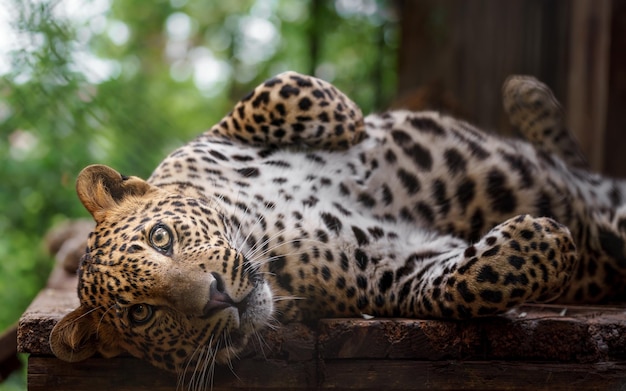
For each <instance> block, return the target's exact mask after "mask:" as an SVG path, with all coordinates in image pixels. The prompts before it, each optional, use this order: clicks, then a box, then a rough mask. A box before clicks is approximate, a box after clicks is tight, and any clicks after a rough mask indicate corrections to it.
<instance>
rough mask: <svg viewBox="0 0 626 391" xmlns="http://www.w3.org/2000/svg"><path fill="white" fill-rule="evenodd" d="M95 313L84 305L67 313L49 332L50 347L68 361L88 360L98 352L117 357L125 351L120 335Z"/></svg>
mask: <svg viewBox="0 0 626 391" xmlns="http://www.w3.org/2000/svg"><path fill="white" fill-rule="evenodd" d="M95 314H96V312H95V311H93V310H92V309H89V308H86V307H85V306H83V305H81V306H79V307H78V308H77V309H75V310H74V311H72V312H70V313H69V314H67V315H65V316H64V317H63V319H61V320H60V321H59V322H58V323H57V324H56V325H55V326H54V328H53V329H52V332H51V333H50V348H51V349H52V352H53V353H54V355H55V356H57V357H58V358H60V359H61V360H64V361H68V362H77V361H82V360H85V359H87V358H89V357H91V356H93V355H94V354H95V353H96V352H99V353H100V354H102V356H104V357H107V358H109V357H114V356H117V355H118V354H120V353H122V352H123V351H124V350H123V348H122V347H121V346H120V345H119V342H118V341H119V338H116V337H115V334H114V333H113V332H111V331H110V330H108V327H109V326H107V325H105V324H103V323H101V322H100V320H99V319H98V318H97V317H96V316H95Z"/></svg>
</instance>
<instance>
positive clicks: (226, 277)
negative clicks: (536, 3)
mask: <svg viewBox="0 0 626 391" xmlns="http://www.w3.org/2000/svg"><path fill="white" fill-rule="evenodd" d="M77 192H78V196H79V198H80V200H81V202H82V203H83V205H84V206H85V207H86V208H87V210H88V211H89V212H90V213H91V215H92V216H93V218H94V219H95V221H96V224H97V225H96V228H95V230H94V231H93V232H92V233H91V234H90V236H89V241H88V246H87V250H86V254H85V255H84V257H83V260H82V261H81V265H80V267H79V285H78V295H79V298H80V306H79V307H78V308H76V309H75V310H74V311H72V312H71V313H69V314H68V315H66V316H65V317H64V318H63V319H62V320H61V321H60V322H59V323H58V324H57V325H56V326H55V327H54V329H53V331H52V334H51V337H50V343H51V347H52V350H53V352H54V353H55V355H56V356H58V357H59V358H61V359H63V360H66V361H80V360H83V359H85V358H87V357H90V356H92V355H93V354H95V353H96V352H99V353H100V354H101V355H103V356H105V357H112V356H115V355H117V354H119V353H121V352H123V351H127V352H129V353H130V354H132V355H134V356H136V357H139V358H142V359H145V360H147V361H149V362H151V363H152V364H153V365H155V366H157V367H161V368H164V369H167V370H169V371H174V372H181V371H185V369H186V368H195V367H196V365H203V364H205V363H204V362H206V363H212V362H213V361H217V362H222V363H223V362H227V361H229V359H230V358H231V357H233V356H234V354H236V353H237V352H238V351H240V350H241V349H242V348H243V347H244V346H245V344H246V342H247V340H248V338H249V337H250V336H251V335H253V334H254V333H255V332H256V330H258V329H261V328H263V327H264V326H265V325H267V323H268V322H269V320H270V318H271V317H272V312H273V300H272V293H271V291H270V288H269V286H268V284H267V283H266V282H265V281H264V280H263V279H262V277H261V275H260V273H258V271H257V270H256V268H255V266H254V265H252V264H251V263H250V262H249V261H248V260H247V259H246V257H245V256H243V255H242V254H241V253H240V252H238V251H237V250H236V249H235V248H234V247H233V246H232V245H231V244H230V240H229V236H230V235H229V231H228V224H226V223H225V218H224V216H222V215H221V214H220V213H219V212H218V211H217V210H216V209H215V208H214V207H213V205H211V203H210V202H209V201H205V200H199V199H196V198H188V197H185V196H182V195H179V194H173V193H168V192H167V191H165V190H162V189H158V188H156V187H153V186H151V185H150V184H148V183H147V182H146V181H144V180H142V179H139V178H137V177H125V176H122V175H121V174H119V173H118V172H116V171H115V170H113V169H111V168H109V167H106V166H101V165H95V166H89V167H87V168H85V169H84V170H83V171H82V172H81V173H80V174H79V177H78V180H77Z"/></svg>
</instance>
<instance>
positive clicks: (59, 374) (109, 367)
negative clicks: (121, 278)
mask: <svg viewBox="0 0 626 391" xmlns="http://www.w3.org/2000/svg"><path fill="white" fill-rule="evenodd" d="M28 365H29V366H28V373H29V374H28V388H29V390H30V391H39V390H42V391H43V390H46V391H57V390H59V391H60V390H67V391H74V390H76V391H78V390H85V389H89V390H93V391H97V390H111V389H115V390H117V391H127V390H128V391H130V390H154V391H161V390H172V389H175V388H176V386H177V384H178V382H179V379H178V377H177V376H175V375H172V374H169V373H166V372H163V371H160V370H158V369H156V368H153V367H151V366H150V365H149V364H146V363H144V362H142V361H139V360H137V359H134V358H130V357H124V358H118V359H116V360H106V359H102V358H92V359H89V360H86V361H84V362H82V363H76V364H73V365H69V364H67V363H64V362H61V361H60V360H57V359H54V358H50V357H38V356H31V358H30V359H29V364H28ZM624 373H626V364H625V363H618V362H605V363H599V364H562V363H540V362H520V361H514V362H503V361H455V360H444V361H421V360H371V359H370V360H329V361H323V362H320V363H319V364H316V363H315V362H313V361H310V362H302V363H298V364H294V363H286V362H283V361H276V360H260V359H254V360H245V361H241V362H239V363H235V364H234V366H233V368H232V369H229V368H225V367H217V368H216V369H215V376H214V379H213V384H212V387H213V390H216V391H219V390H237V389H248V390H270V389H272V390H292V389H363V390H368V389H369V390H380V389H386V390H409V389H467V390H483V389H509V390H528V389H533V390H540V389H550V390H555V389H587V390H607V389H622V387H625V386H626V377H625V376H624ZM112 374H114V376H112ZM189 378H190V377H189V376H188V377H186V379H185V382H186V383H185V384H186V385H189V383H188V381H189ZM207 389H208V387H207Z"/></svg>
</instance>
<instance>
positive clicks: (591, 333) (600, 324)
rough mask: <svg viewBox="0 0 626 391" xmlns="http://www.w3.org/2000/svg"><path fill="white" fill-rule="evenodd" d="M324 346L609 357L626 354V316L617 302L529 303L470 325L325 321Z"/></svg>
mask: <svg viewBox="0 0 626 391" xmlns="http://www.w3.org/2000/svg"><path fill="white" fill-rule="evenodd" d="M568 310H569V311H568ZM319 349H320V355H321V356H322V357H323V358H325V359H367V358H377V359H381V358H386V359H426V360H440V359H444V358H454V359H485V360H490V359H512V360H519V359H532V360H555V361H562V362H603V361H609V360H614V359H619V358H621V357H622V356H623V352H624V351H626V315H625V314H624V311H623V309H621V308H614V307H583V306H580V307H572V308H571V309H570V307H567V306H543V305H534V306H533V305H527V306H524V307H522V308H520V309H518V310H515V311H511V312H509V313H508V314H506V315H503V316H498V317H493V318H485V319H476V320H471V321H465V322H454V321H443V320H415V319H373V320H362V319H325V320H322V321H320V323H319Z"/></svg>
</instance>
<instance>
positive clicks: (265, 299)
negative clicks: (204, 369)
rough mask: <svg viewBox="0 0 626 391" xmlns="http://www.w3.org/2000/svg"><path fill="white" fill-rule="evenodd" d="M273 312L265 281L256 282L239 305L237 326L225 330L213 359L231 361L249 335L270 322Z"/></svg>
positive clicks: (219, 361)
mask: <svg viewBox="0 0 626 391" xmlns="http://www.w3.org/2000/svg"><path fill="white" fill-rule="evenodd" d="M273 312H274V301H273V296H272V292H271V289H270V287H269V285H268V284H267V282H265V281H262V282H259V283H258V284H257V286H256V287H255V288H254V290H253V291H252V292H250V294H249V295H248V296H247V297H246V299H245V306H240V307H239V312H238V321H239V322H238V327H236V328H234V329H231V330H230V331H228V332H227V338H225V340H224V343H226V344H227V346H224V347H223V348H221V349H219V350H218V351H217V353H216V355H215V359H216V361H217V362H218V363H220V364H227V363H229V362H231V361H232V360H233V359H234V358H236V357H237V355H238V354H239V353H240V352H241V351H242V350H243V349H244V348H245V347H246V345H247V344H248V341H249V340H250V337H251V336H252V335H254V334H255V333H258V332H260V331H261V330H263V329H264V328H265V327H266V326H267V325H268V324H269V322H270V319H271V318H272V314H273Z"/></svg>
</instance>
